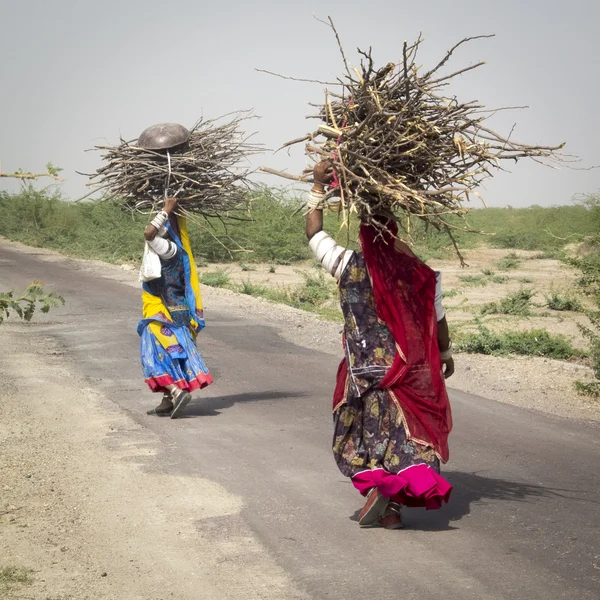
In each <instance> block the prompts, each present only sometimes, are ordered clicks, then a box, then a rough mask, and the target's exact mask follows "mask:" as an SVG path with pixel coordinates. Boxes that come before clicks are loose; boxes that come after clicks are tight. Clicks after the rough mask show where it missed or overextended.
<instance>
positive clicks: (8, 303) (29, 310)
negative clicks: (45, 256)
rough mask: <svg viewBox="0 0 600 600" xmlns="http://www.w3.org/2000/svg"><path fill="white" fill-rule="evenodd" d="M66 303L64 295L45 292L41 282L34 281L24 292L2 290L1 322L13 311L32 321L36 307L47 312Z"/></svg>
mask: <svg viewBox="0 0 600 600" xmlns="http://www.w3.org/2000/svg"><path fill="white" fill-rule="evenodd" d="M64 303H65V301H64V298H63V297H62V296H58V295H57V294H55V293H54V292H50V293H48V294H47V293H46V292H44V289H43V284H42V283H40V282H34V283H32V284H31V285H30V286H29V287H28V288H27V289H26V290H25V291H24V292H23V293H22V294H20V293H16V292H14V291H12V290H11V291H10V292H0V323H1V322H2V321H4V319H6V318H8V317H9V316H10V315H11V313H13V312H14V313H16V314H17V315H18V316H19V317H20V318H21V319H23V320H24V321H31V318H32V317H33V315H34V313H35V311H36V309H39V310H41V311H42V312H43V313H47V312H48V311H49V310H50V309H51V308H53V307H55V306H59V305H61V304H64Z"/></svg>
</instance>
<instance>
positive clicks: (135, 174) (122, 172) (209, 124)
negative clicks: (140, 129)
mask: <svg viewBox="0 0 600 600" xmlns="http://www.w3.org/2000/svg"><path fill="white" fill-rule="evenodd" d="M226 116H227V115H226ZM249 118H252V117H251V116H250V115H249V114H248V113H245V112H240V113H235V114H234V116H233V118H231V119H230V120H227V121H225V120H224V119H225V117H220V118H219V119H214V120H203V119H200V120H199V121H198V122H197V123H196V124H195V125H194V127H192V129H191V130H190V132H191V135H190V138H189V141H188V142H187V143H186V144H184V145H182V146H179V147H177V148H174V149H172V150H169V151H168V152H167V151H166V150H147V149H144V148H141V147H139V146H137V145H136V142H137V140H133V141H131V142H126V141H124V140H121V144H120V145H118V146H96V147H95V150H99V151H101V152H103V156H102V158H103V159H104V162H105V164H104V166H102V167H101V168H99V169H98V170H97V171H96V172H95V173H93V174H91V175H88V176H89V178H90V180H91V182H90V183H89V184H88V185H90V186H93V187H95V188H96V189H102V190H104V191H105V193H108V194H110V195H112V196H114V197H115V198H117V199H122V201H123V203H124V205H125V206H126V207H127V208H130V209H134V210H137V211H138V212H154V211H156V210H158V209H159V208H160V207H161V205H162V203H163V202H164V199H165V197H166V196H167V195H171V196H176V197H177V198H178V199H179V202H180V206H181V211H182V212H186V213H187V214H190V213H195V214H198V215H202V216H204V217H209V218H210V217H219V216H227V215H228V214H230V213H235V212H236V211H239V210H241V209H243V208H245V206H246V197H247V191H248V189H249V188H250V186H251V183H250V181H249V179H248V175H249V174H250V171H249V169H248V168H247V167H248V160H247V159H248V157H249V156H250V155H252V154H256V153H258V152H261V151H262V147H261V146H260V145H259V144H254V143H251V142H250V138H251V136H250V135H247V134H245V133H243V132H242V131H241V128H240V126H241V124H242V122H243V121H245V120H247V119H249Z"/></svg>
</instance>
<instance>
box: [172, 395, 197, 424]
mask: <svg viewBox="0 0 600 600" xmlns="http://www.w3.org/2000/svg"><path fill="white" fill-rule="evenodd" d="M172 398H173V410H172V411H171V419H176V418H177V417H178V416H179V413H181V411H182V410H183V409H184V408H185V407H186V406H187V405H188V404H189V403H190V400H191V399H192V395H191V394H190V393H189V392H186V391H185V390H179V391H178V392H177V395H173V396H172Z"/></svg>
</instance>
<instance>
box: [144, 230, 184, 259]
mask: <svg viewBox="0 0 600 600" xmlns="http://www.w3.org/2000/svg"><path fill="white" fill-rule="evenodd" d="M148 246H150V248H152V250H154V252H156V254H158V255H159V256H160V257H161V258H164V259H165V260H169V259H170V258H173V257H174V256H175V255H176V254H177V246H176V245H175V244H174V243H173V242H172V241H170V240H165V238H162V237H159V236H158V235H157V236H156V237H155V238H154V239H153V240H152V241H150V242H148Z"/></svg>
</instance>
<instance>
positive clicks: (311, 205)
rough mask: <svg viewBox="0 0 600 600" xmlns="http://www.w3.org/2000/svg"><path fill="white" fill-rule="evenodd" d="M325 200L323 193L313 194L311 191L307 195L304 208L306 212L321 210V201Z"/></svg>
mask: <svg viewBox="0 0 600 600" xmlns="http://www.w3.org/2000/svg"><path fill="white" fill-rule="evenodd" d="M324 198H325V193H324V192H315V191H314V190H311V191H310V193H309V194H308V201H307V202H306V208H307V209H308V212H312V211H313V210H321V209H322V208H323V199H324Z"/></svg>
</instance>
